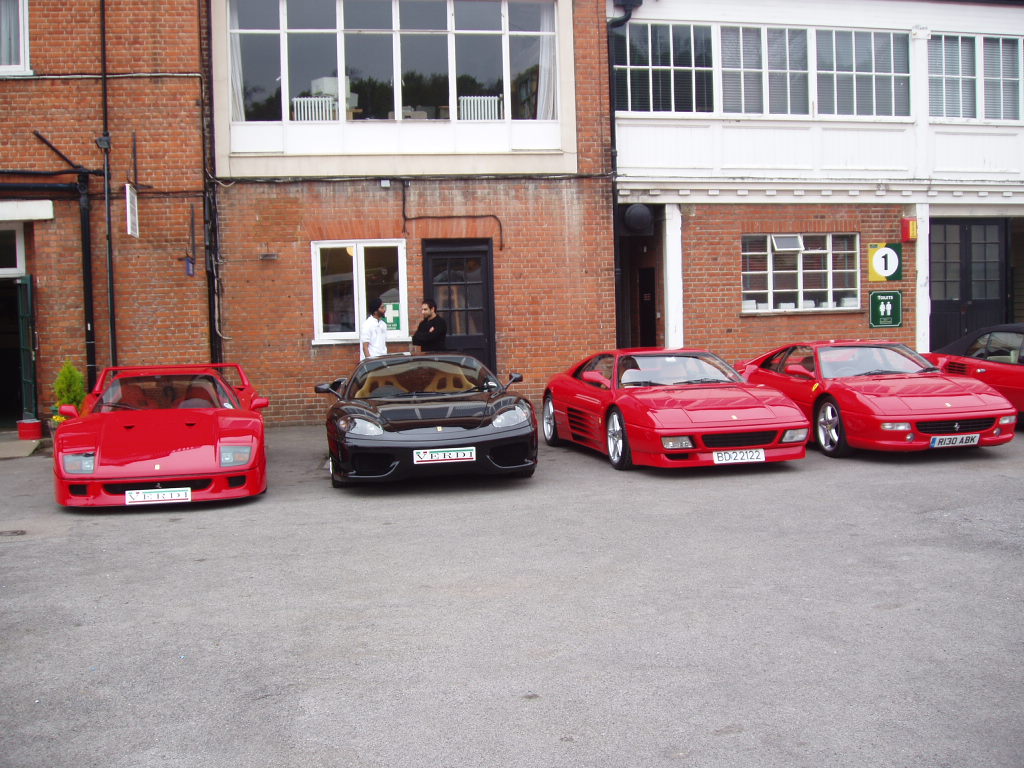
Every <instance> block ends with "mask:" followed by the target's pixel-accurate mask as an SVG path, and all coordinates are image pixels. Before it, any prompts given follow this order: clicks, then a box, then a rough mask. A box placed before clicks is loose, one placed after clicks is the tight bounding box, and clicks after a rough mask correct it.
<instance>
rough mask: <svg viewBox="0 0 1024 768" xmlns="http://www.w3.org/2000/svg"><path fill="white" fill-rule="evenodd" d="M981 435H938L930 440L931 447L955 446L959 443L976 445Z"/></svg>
mask: <svg viewBox="0 0 1024 768" xmlns="http://www.w3.org/2000/svg"><path fill="white" fill-rule="evenodd" d="M980 439H981V435H940V436H938V437H933V438H932V440H931V447H932V448H956V447H957V446H960V445H977V444H978V441H979V440H980Z"/></svg>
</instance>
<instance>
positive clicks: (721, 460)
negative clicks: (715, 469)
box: [713, 448, 764, 464]
mask: <svg viewBox="0 0 1024 768" xmlns="http://www.w3.org/2000/svg"><path fill="white" fill-rule="evenodd" d="M713 457H714V460H715V464H749V463H750V462H752V461H764V448H744V449H742V450H737V451H715V452H714V454H713Z"/></svg>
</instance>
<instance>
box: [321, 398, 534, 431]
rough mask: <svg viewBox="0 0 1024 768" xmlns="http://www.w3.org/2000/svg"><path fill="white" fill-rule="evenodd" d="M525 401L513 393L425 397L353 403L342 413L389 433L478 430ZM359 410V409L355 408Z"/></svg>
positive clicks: (343, 409)
mask: <svg viewBox="0 0 1024 768" xmlns="http://www.w3.org/2000/svg"><path fill="white" fill-rule="evenodd" d="M520 402H523V400H522V398H521V397H519V396H518V395H516V394H514V393H511V392H499V393H490V392H475V393H472V394H466V395H458V396H450V395H449V396H444V397H437V396H424V397H413V398H402V399H395V400H383V399H381V400H372V401H361V402H360V401H350V402H349V407H342V409H341V410H342V411H343V412H345V413H348V414H349V415H352V416H359V415H365V416H370V417H372V418H375V419H376V420H377V421H379V422H380V424H381V426H383V427H384V429H385V430H387V431H389V432H404V431H408V430H412V429H434V428H436V427H442V426H443V427H462V428H463V429H476V428H479V427H482V426H485V425H487V424H489V423H490V422H491V419H493V418H494V415H495V414H497V413H498V412H500V411H503V410H505V409H506V408H510V407H512V406H513V405H515V404H516V403H520ZM353 406H355V407H353Z"/></svg>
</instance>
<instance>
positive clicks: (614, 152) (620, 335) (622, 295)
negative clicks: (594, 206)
mask: <svg viewBox="0 0 1024 768" xmlns="http://www.w3.org/2000/svg"><path fill="white" fill-rule="evenodd" d="M643 3H644V0H617V2H615V6H616V7H618V8H622V10H623V11H625V13H623V15H622V16H619V17H617V18H614V19H609V20H608V99H609V110H608V114H609V116H610V122H611V130H610V132H609V136H610V139H611V177H612V185H611V186H612V248H613V254H614V263H615V346H617V347H625V346H628V345H629V333H628V329H627V320H628V317H627V312H628V302H627V297H626V285H625V281H624V280H623V277H622V249H621V247H620V245H619V239H620V235H621V227H620V225H619V182H618V178H619V150H618V146H617V145H616V138H615V101H616V99H615V97H616V93H615V60H614V55H615V45H614V42H613V41H614V37H615V34H614V32H615V30H616V29H617V28H618V27H621V26H623V25H624V24H626V23H627V22H629V20H630V19H631V18H632V17H633V11H634V10H636V9H637V8H639V7H640V6H641V5H643Z"/></svg>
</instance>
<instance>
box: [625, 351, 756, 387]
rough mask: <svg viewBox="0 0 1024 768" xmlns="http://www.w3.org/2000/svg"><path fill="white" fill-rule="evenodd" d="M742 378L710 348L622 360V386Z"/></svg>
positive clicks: (655, 385) (652, 385)
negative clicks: (708, 350) (709, 350)
mask: <svg viewBox="0 0 1024 768" xmlns="http://www.w3.org/2000/svg"><path fill="white" fill-rule="evenodd" d="M734 381H741V379H740V377H739V375H738V374H737V373H736V371H734V370H733V369H732V367H730V365H729V364H728V363H727V362H725V361H724V360H723V359H722V358H720V357H718V356H716V355H713V354H711V353H710V352H694V353H689V354H677V355H670V354H663V355H624V356H623V357H622V358H621V359H620V360H619V386H620V387H671V386H682V385H686V384H719V383H724V382H734Z"/></svg>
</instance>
